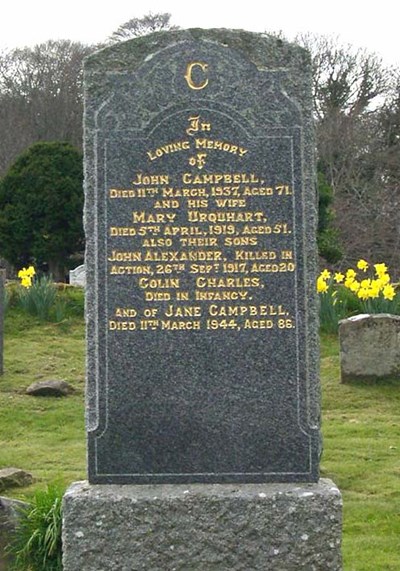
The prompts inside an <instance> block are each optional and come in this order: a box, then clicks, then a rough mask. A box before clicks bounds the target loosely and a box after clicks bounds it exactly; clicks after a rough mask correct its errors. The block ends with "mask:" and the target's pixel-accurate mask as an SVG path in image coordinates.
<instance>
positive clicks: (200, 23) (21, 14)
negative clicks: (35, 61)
mask: <svg viewBox="0 0 400 571" xmlns="http://www.w3.org/2000/svg"><path fill="white" fill-rule="evenodd" d="M149 12H152V13H157V12H169V13H170V14H171V15H172V23H173V24H175V25H178V26H180V27H181V28H192V27H201V28H238V29H245V30H249V31H254V32H266V31H275V32H277V31H282V32H283V33H284V35H285V36H286V37H287V38H288V39H293V37H294V36H295V35H296V33H304V32H311V33H316V34H322V35H328V36H333V37H335V38H336V37H338V39H339V41H340V43H344V44H351V45H352V46H354V47H355V48H364V49H367V50H368V51H369V52H372V53H376V54H377V55H379V56H381V57H382V58H383V60H384V62H385V63H386V64H387V65H395V66H399V67H400V46H399V44H400V41H399V21H400V18H399V16H400V2H399V1H398V0H380V1H379V2H365V0H334V1H327V0H242V1H237V0H236V1H235V0H197V1H190V2H189V1H187V0H186V1H185V0H146V1H143V2H132V0H111V1H109V2H107V1H106V0H103V1H101V0H68V1H67V0H61V1H60V0H58V1H57V0H14V1H12V0H11V1H9V2H7V3H6V4H5V6H3V7H2V10H1V18H0V49H4V48H15V47H24V46H33V45H35V44H37V43H41V42H44V41H47V40H50V39H51V40H57V39H68V40H74V41H81V42H83V43H87V44H92V43H99V42H103V41H105V40H106V39H107V38H108V37H109V36H110V35H111V34H112V32H113V31H115V30H116V29H117V28H118V26H120V25H121V24H123V23H125V22H126V21H128V20H130V19H131V18H140V17H142V16H143V15H144V14H147V13H149Z"/></svg>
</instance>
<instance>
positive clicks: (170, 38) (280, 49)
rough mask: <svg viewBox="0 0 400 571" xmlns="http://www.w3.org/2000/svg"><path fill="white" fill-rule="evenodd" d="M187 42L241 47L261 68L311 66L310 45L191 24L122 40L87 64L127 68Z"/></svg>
mask: <svg viewBox="0 0 400 571" xmlns="http://www.w3.org/2000/svg"><path fill="white" fill-rule="evenodd" d="M185 42H186V43H191V44H194V43H199V42H200V43H202V44H203V47H204V45H208V46H209V48H210V49H212V47H213V46H214V47H215V46H219V47H226V48H231V49H233V50H237V51H238V52H241V53H244V54H246V56H247V57H248V58H249V59H250V60H251V61H253V63H254V64H255V65H256V66H257V67H258V68H259V69H262V68H263V67H268V68H269V69H271V68H282V67H284V68H287V67H294V68H298V67H302V68H304V67H305V66H311V58H310V54H309V52H308V51H307V50H306V49H304V48H302V47H301V46H299V45H297V44H293V43H290V42H287V41H286V40H283V39H281V38H279V37H277V36H274V35H270V34H265V33H256V32H248V31H245V30H231V29H226V28H210V29H203V28H189V29H186V30H171V31H166V32H154V33H152V34H148V35H146V36H141V37H138V38H133V39H130V40H126V41H124V42H118V43H116V44H113V45H111V46H108V47H105V48H103V49H101V50H99V51H97V52H95V53H93V54H91V55H90V56H88V58H86V61H85V67H86V69H87V70H90V71H96V70H97V69H99V70H100V69H102V68H103V67H104V66H105V65H107V64H108V65H111V64H112V66H111V67H112V68H113V70H115V71H117V70H119V71H124V70H126V69H127V67H131V66H133V67H137V66H139V65H140V64H141V63H143V62H145V61H148V60H149V59H151V57H153V54H155V53H157V52H158V51H160V50H163V49H165V48H168V47H170V46H176V45H178V44H182V43H185Z"/></svg>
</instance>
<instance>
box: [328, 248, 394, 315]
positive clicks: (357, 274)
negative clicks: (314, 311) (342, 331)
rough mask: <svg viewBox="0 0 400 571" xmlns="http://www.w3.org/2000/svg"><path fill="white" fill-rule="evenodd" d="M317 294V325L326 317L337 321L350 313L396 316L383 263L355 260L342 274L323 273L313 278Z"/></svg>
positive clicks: (386, 270) (389, 278) (387, 275)
mask: <svg viewBox="0 0 400 571" xmlns="http://www.w3.org/2000/svg"><path fill="white" fill-rule="evenodd" d="M317 291H318V292H319V293H320V294H321V296H320V299H321V324H323V322H324V319H325V318H326V317H328V318H329V319H333V320H334V321H337V322H338V320H339V319H342V318H343V317H348V316H349V315H351V314H354V313H360V312H361V313H381V312H382V313H383V312H385V313H397V303H395V302H396V299H395V298H396V289H395V284H393V283H392V281H391V277H390V274H389V271H388V267H387V266H386V264H384V263H379V264H373V265H372V264H369V263H368V262H367V261H366V260H363V259H361V260H358V262H357V264H356V268H349V269H347V270H346V271H344V272H330V271H329V270H326V269H325V270H323V271H322V272H321V273H320V275H319V276H318V278H317Z"/></svg>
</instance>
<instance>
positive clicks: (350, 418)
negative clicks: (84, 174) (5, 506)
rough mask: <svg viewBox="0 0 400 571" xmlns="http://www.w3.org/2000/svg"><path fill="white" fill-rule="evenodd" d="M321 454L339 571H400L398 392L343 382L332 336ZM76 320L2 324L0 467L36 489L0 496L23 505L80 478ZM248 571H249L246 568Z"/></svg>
mask: <svg viewBox="0 0 400 571" xmlns="http://www.w3.org/2000/svg"><path fill="white" fill-rule="evenodd" d="M321 341H322V343H321V353H322V355H321V377H322V391H323V397H322V398H323V424H322V427H323V436H324V453H323V458H322V464H321V476H322V477H328V478H331V479H332V480H333V481H334V482H335V483H336V484H337V486H338V487H339V489H340V490H341V492H342V495H343V501H344V526H343V554H344V569H345V571H383V570H392V571H398V569H400V549H399V537H400V488H399V481H400V480H399V479H400V463H399V454H400V425H399V407H400V390H399V389H400V387H399V384H398V383H396V382H395V381H393V382H390V381H385V382H379V383H371V382H369V383H361V382H359V383H353V384H351V385H350V384H346V385H344V384H341V383H340V371H339V346H338V340H337V337H336V336H328V335H323V336H322V339H321ZM84 347H85V342H84V322H83V318H82V317H77V316H75V317H74V316H70V317H67V318H65V319H64V320H63V321H61V322H59V323H47V322H46V323H45V322H40V321H38V320H37V319H36V318H33V317H31V316H28V315H26V314H24V313H22V312H21V310H20V309H18V308H13V307H11V308H9V310H8V312H7V314H6V320H5V354H4V369H5V374H4V375H3V376H2V377H0V450H1V455H0V468H4V467H10V466H13V467H18V468H22V469H24V470H27V471H28V472H31V473H32V474H33V476H34V478H35V483H34V484H33V485H31V486H29V487H26V488H12V489H8V490H7V491H3V492H1V493H2V494H3V495H9V496H10V497H15V498H19V499H25V500H26V499H27V500H29V499H30V498H31V497H32V495H33V493H34V491H35V490H37V489H45V488H46V485H47V484H50V483H54V482H61V483H62V484H63V485H65V486H67V485H68V484H69V483H70V482H72V481H76V480H82V479H84V478H85V475H86V474H85V472H86V452H85V431H84V419H83V417H84V366H85V365H84ZM45 379H64V380H66V381H68V382H69V383H71V384H72V385H73V386H74V387H75V389H76V392H75V393H74V394H72V395H69V396H68V397H63V398H50V397H32V396H28V395H26V394H25V389H26V388H27V387H28V386H29V385H30V384H31V383H32V382H34V381H38V380H45ZM249 571H250V570H249Z"/></svg>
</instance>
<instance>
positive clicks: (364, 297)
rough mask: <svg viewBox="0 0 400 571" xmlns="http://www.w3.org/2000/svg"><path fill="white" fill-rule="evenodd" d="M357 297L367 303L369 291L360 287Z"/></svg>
mask: <svg viewBox="0 0 400 571" xmlns="http://www.w3.org/2000/svg"><path fill="white" fill-rule="evenodd" d="M357 297H359V298H360V299H362V300H364V301H366V300H367V299H368V298H369V291H368V290H367V289H366V288H364V287H360V289H359V290H358V292H357Z"/></svg>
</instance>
